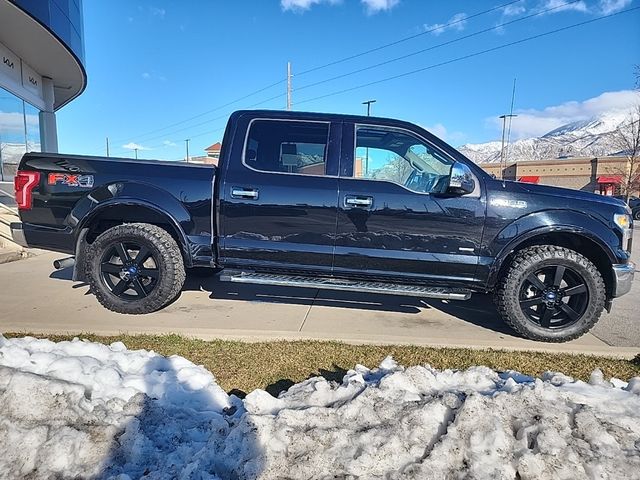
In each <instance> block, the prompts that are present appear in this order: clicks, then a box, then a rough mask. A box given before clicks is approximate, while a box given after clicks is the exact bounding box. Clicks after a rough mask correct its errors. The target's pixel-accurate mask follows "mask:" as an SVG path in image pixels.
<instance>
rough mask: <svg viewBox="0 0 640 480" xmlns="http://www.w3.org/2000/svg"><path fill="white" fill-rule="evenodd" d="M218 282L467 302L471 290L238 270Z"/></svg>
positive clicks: (225, 272)
mask: <svg viewBox="0 0 640 480" xmlns="http://www.w3.org/2000/svg"><path fill="white" fill-rule="evenodd" d="M220 280H222V281H225V282H234V283H253V284H258V285H280V286H286V287H304V288H318V289H324V290H346V291H351V292H354V291H355V292H365V293H380V294H387V295H407V296H412V297H424V298H439V299H443V300H468V299H469V298H471V291H470V290H464V289H452V288H445V287H428V286H416V285H403V284H397V283H382V282H365V281H355V280H345V279H339V278H311V277H303V276H299V275H281V274H270V273H254V272H241V271H235V270H234V271H230V272H229V271H225V270H223V272H222V275H220Z"/></svg>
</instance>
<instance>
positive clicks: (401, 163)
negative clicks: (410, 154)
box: [371, 154, 413, 185]
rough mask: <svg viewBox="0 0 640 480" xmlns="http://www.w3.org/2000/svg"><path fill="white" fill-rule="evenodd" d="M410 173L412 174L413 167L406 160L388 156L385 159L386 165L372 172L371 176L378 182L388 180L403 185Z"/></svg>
mask: <svg viewBox="0 0 640 480" xmlns="http://www.w3.org/2000/svg"><path fill="white" fill-rule="evenodd" d="M411 172H413V167H412V166H411V164H410V163H409V162H408V161H407V160H406V159H404V158H402V157H400V156H398V155H391V154H390V155H389V156H388V157H387V163H385V165H384V166H382V167H381V168H378V169H377V170H374V171H373V173H372V175H371V176H372V178H375V179H378V180H389V181H391V182H395V183H399V184H401V185H404V182H405V181H406V180H407V178H409V175H411Z"/></svg>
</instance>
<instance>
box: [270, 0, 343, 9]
mask: <svg viewBox="0 0 640 480" xmlns="http://www.w3.org/2000/svg"><path fill="white" fill-rule="evenodd" d="M340 2H341V0H280V6H281V7H282V9H283V10H285V11H286V10H294V11H304V10H309V9H310V8H311V7H313V6H314V5H318V4H320V3H328V4H329V5H335V4H336V3H340Z"/></svg>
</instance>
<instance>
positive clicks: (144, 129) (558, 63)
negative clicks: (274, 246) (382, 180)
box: [58, 0, 640, 160]
mask: <svg viewBox="0 0 640 480" xmlns="http://www.w3.org/2000/svg"><path fill="white" fill-rule="evenodd" d="M570 1H571V0H521V1H519V2H514V3H511V4H510V5H508V6H505V7H502V8H498V9H495V10H494V11H492V12H489V13H486V14H482V15H478V16H475V17H474V16H473V15H475V14H478V13H480V12H483V11H486V10H489V9H492V8H494V7H497V6H500V5H505V4H507V3H509V0H496V1H472V0H469V1H462V0H460V1H455V0H451V1H446V2H444V1H438V2H436V1H434V0H253V1H249V0H234V1H204V0H201V1H197V2H196V1H190V2H184V1H183V2H178V1H175V0H174V1H161V0H148V1H146V0H144V1H142V0H141V1H132V0H111V1H109V2H95V1H86V2H84V9H85V11H84V20H85V46H86V56H87V58H86V67H87V74H88V87H87V89H86V91H85V92H84V93H83V94H82V96H80V97H79V98H78V99H76V100H75V101H73V102H71V103H70V104H69V105H68V106H66V107H64V108H63V109H62V110H60V112H59V114H58V128H59V141H60V150H61V151H63V152H67V153H87V154H104V143H105V140H104V139H105V137H106V136H109V137H110V140H111V151H112V155H119V156H133V151H132V150H131V147H134V146H135V145H138V146H139V151H138V155H139V157H140V158H160V159H173V160H175V159H181V158H184V155H185V142H184V140H185V139H187V138H190V139H191V142H190V155H201V154H204V152H203V149H204V148H205V147H206V146H208V145H210V144H212V143H214V142H216V141H218V140H220V139H221V137H222V132H223V128H224V125H225V123H226V119H227V116H228V114H229V113H231V112H232V111H233V110H235V109H240V108H248V107H252V106H254V105H255V104H257V103H261V102H264V103H262V104H261V105H259V106H260V107H261V108H275V109H279V108H283V107H284V106H285V95H284V93H285V82H284V79H285V77H286V63H287V61H291V62H292V67H293V74H294V77H293V107H294V109H299V110H313V111H330V112H340V113H363V112H364V111H365V110H364V106H363V105H362V104H361V102H362V101H364V100H367V99H372V98H373V99H376V100H377V103H376V104H374V105H373V113H374V114H376V115H380V116H390V117H397V118H402V119H406V120H410V121H413V122H415V123H418V124H420V125H423V126H425V127H427V128H430V129H431V130H432V131H433V132H434V133H436V134H438V135H440V136H442V137H444V138H445V139H446V140H447V141H449V142H450V143H452V144H454V145H460V144H462V143H474V142H476V143H477V142H484V141H488V140H494V139H497V138H499V135H500V128H499V124H498V123H497V122H496V121H495V118H496V117H497V116H498V115H500V114H502V113H505V112H507V111H508V109H509V104H510V101H511V89H512V83H513V79H514V77H516V78H517V91H516V99H515V109H516V111H517V112H519V113H520V114H521V115H520V117H518V119H516V120H515V121H514V124H513V132H514V136H515V137H526V136H529V135H534V134H540V133H544V131H545V130H550V129H551V128H554V127H555V126H557V125H558V124H559V123H563V122H565V121H571V120H573V119H580V118H583V117H585V116H588V115H596V114H598V113H600V112H601V111H604V110H606V109H609V108H619V107H620V106H621V105H622V104H625V103H626V104H628V103H629V102H631V101H632V94H631V93H630V90H631V89H633V87H634V84H635V81H636V74H635V73H634V65H637V64H640V10H636V11H633V12H630V13H625V14H621V15H618V16H615V17H612V18H608V19H604V20H601V21H597V22H594V23H591V24H588V25H585V26H582V27H578V28H574V29H570V30H567V31H563V32H560V33H557V34H554V35H549V36H546V37H542V38H539V39H535V40H532V41H527V42H524V43H521V44H518V45H514V46H511V47H507V48H504V49H500V50H497V51H493V52H490V53H487V54H481V55H477V56H473V57H470V58H468V59H465V60H461V61H455V62H453V63H449V64H446V65H443V66H437V67H432V66H434V65H437V64H439V63H443V62H449V61H451V60H454V59H456V58H460V57H463V56H466V55H470V54H474V53H477V52H481V51H483V50H487V49H491V48H493V47H498V46H500V45H504V44H507V43H510V42H514V41H518V40H520V39H524V38H527V37H531V36H533V35H538V34H540V33H544V32H548V31H552V30H555V29H558V28H562V27H564V26H568V25H572V24H576V23H579V22H584V21H588V20H591V19H595V18H597V17H599V16H602V15H604V14H609V13H615V12H617V11H620V10H624V9H628V8H634V7H637V6H639V4H640V2H639V0H581V1H573V2H571V3H570V4H568V5H565V6H562V5H563V4H566V3H567V2H570ZM549 9H553V10H550V11H547V12H546V13H540V12H544V11H545V10H549ZM536 14H537V15H536ZM529 15H535V16H533V17H531V18H528V19H522V18H523V17H525V16H529ZM521 19H522V20H521ZM505 22H514V23H511V24H509V25H505V26H500V25H501V24H504V23H505ZM439 27H441V28H439ZM488 29H490V30H489V31H487V32H485V33H482V34H477V35H473V36H471V37H470V38H466V39H465V38H462V37H464V36H467V35H471V34H474V33H475V32H479V31H482V30H488ZM408 37H414V38H411V39H409V40H406V41H401V42H399V43H397V44H395V45H393V46H391V47H388V48H383V49H379V50H377V51H375V52H372V53H369V54H365V55H361V56H358V57H357V58H354V59H351V60H349V61H344V62H341V63H337V64H335V65H332V66H329V67H326V68H322V69H318V70H314V71H310V72H307V73H303V72H305V71H307V70H310V69H313V68H315V67H318V66H322V65H325V64H328V63H331V62H335V61H337V60H340V59H343V58H345V57H349V56H353V55H356V54H359V53H361V52H364V51H367V50H370V49H374V48H376V47H380V46H382V45H385V44H389V43H392V42H397V41H399V40H403V39H406V38H408ZM446 42H452V43H449V44H448V45H442V46H440V44H443V43H446ZM421 50H426V51H423V52H422V53H416V54H415V55H411V56H409V57H407V58H404V59H401V60H398V61H391V62H389V63H386V64H385V65H382V66H379V67H375V68H368V67H371V66H372V65H375V64H378V63H382V62H388V61H390V60H394V59H396V58H398V57H401V56H405V55H408V54H411V53H414V52H418V51H421ZM426 67H432V68H427V69H426V70H423V71H421V72H418V73H415V74H411V75H406V76H403V77H401V78H397V79H394V80H390V81H384V82H381V83H377V84H374V85H370V86H367V87H363V88H359V89H355V90H351V91H347V92H344V93H339V94H335V95H332V94H333V93H335V92H339V91H342V90H349V89H352V88H354V87H357V86H359V85H363V84H367V83H371V82H376V81H378V80H382V79H385V78H389V77H392V76H396V75H399V74H404V73H406V72H410V71H414V70H418V69H422V68H426ZM363 69H364V70H363ZM357 70H360V71H359V72H357V73H353V74H350V75H346V76H343V77H342V78H338V79H335V80H328V79H331V78H333V77H336V76H340V75H345V74H349V73H350V72H354V71H357ZM324 80H328V81H325V82H324V83H321V84H319V85H315V86H310V87H307V88H304V87H305V86H307V85H310V84H313V83H316V82H320V81H324ZM278 81H282V82H281V83H278V84H277V85H275V86H273V87H271V88H268V89H266V90H264V91H263V92H261V93H258V94H256V95H253V96H250V97H248V98H245V99H244V100H241V101H238V102H236V103H233V104H232V105H228V106H224V105H225V104H228V103H229V102H232V101H234V100H237V99H239V98H241V97H243V96H245V95H247V94H250V93H252V92H254V91H256V90H259V89H261V88H263V87H266V86H268V85H271V84H274V83H275V82H278ZM278 95H280V96H279V97H278V98H275V99H274V98H273V97H275V96H278ZM325 95H329V96H325ZM317 97H324V98H317ZM269 99H271V100H269ZM314 99H315V100H314ZM207 112H208V113H207ZM195 116H198V117H197V118H194V119H192V120H189V119H190V118H191V117H195ZM172 125H173V126H172ZM166 127H169V128H166ZM134 144H135V145H134ZM127 147H129V148H127Z"/></svg>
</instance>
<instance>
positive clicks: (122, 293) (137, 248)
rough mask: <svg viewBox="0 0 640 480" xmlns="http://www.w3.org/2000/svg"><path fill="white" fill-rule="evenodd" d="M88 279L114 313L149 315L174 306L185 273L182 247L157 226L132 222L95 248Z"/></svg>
mask: <svg viewBox="0 0 640 480" xmlns="http://www.w3.org/2000/svg"><path fill="white" fill-rule="evenodd" d="M86 265H87V278H88V280H89V285H90V286H91V291H92V292H93V294H94V295H95V296H96V298H97V299H98V301H99V302H100V303H101V304H102V306H104V307H105V308H107V309H108V310H111V311H113V312H117V313H127V314H134V315H137V314H144V313H151V312H155V311H156V310H159V309H161V308H163V307H164V306H166V305H167V304H168V303H170V302H172V301H173V300H174V299H175V298H176V297H177V296H178V294H179V293H180V291H181V290H182V286H183V285H184V281H185V269H184V263H183V261H182V254H181V252H180V248H179V247H178V244H177V243H176V241H175V240H174V239H173V237H172V236H171V235H169V233H168V232H167V231H166V230H164V229H163V228H160V227H158V226H156V225H150V224H147V223H130V224H126V225H118V226H116V227H113V228H110V229H109V230H107V231H105V232H103V233H102V234H100V235H99V236H98V238H96V240H95V241H94V242H93V243H92V244H91V245H90V247H89V251H88V254H87V264H86Z"/></svg>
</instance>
